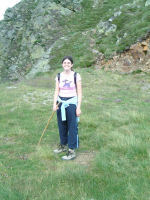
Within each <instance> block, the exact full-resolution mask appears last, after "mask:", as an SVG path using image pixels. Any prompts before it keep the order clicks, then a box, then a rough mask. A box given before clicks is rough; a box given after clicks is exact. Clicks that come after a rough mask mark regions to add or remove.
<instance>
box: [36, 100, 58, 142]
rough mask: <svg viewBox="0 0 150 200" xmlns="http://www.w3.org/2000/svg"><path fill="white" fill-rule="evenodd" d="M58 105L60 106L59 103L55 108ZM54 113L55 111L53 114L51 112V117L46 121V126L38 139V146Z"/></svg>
mask: <svg viewBox="0 0 150 200" xmlns="http://www.w3.org/2000/svg"><path fill="white" fill-rule="evenodd" d="M59 104H60V103H58V104H57V107H58V106H59ZM55 112H56V111H53V112H52V114H51V116H50V118H49V120H48V122H47V125H46V127H45V128H44V130H43V133H42V135H41V137H40V140H39V142H38V145H40V142H41V140H42V137H43V135H44V133H45V131H46V130H47V128H48V125H49V123H50V121H51V119H52V118H53V116H54V114H55Z"/></svg>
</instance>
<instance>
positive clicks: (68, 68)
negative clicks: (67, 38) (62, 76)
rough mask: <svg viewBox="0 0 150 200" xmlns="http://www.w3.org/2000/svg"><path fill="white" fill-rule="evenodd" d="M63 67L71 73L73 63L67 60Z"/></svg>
mask: <svg viewBox="0 0 150 200" xmlns="http://www.w3.org/2000/svg"><path fill="white" fill-rule="evenodd" d="M62 66H63V68H64V70H65V71H69V70H71V67H72V66H73V64H72V63H71V61H70V60H69V59H65V60H64V61H63V63H62Z"/></svg>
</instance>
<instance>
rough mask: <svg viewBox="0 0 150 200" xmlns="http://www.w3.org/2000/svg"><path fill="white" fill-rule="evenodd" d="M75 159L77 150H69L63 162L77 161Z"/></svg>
mask: <svg viewBox="0 0 150 200" xmlns="http://www.w3.org/2000/svg"><path fill="white" fill-rule="evenodd" d="M75 157H76V154H75V150H74V149H69V150H68V152H67V154H66V156H63V157H62V159H63V160H73V159H75Z"/></svg>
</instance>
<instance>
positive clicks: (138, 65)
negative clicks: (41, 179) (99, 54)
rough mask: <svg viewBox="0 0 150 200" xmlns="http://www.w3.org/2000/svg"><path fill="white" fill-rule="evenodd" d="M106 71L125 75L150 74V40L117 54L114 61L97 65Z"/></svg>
mask: <svg viewBox="0 0 150 200" xmlns="http://www.w3.org/2000/svg"><path fill="white" fill-rule="evenodd" d="M97 66H99V67H100V68H102V69H104V70H106V71H117V72H120V73H123V74H128V73H139V72H150V38H148V39H147V40H145V41H143V42H138V43H136V44H134V45H131V47H130V48H129V50H127V51H125V52H123V53H121V54H116V55H115V56H114V57H113V58H112V59H110V60H108V61H105V60H104V59H103V60H101V62H98V63H97Z"/></svg>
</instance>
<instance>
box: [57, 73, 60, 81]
mask: <svg viewBox="0 0 150 200" xmlns="http://www.w3.org/2000/svg"><path fill="white" fill-rule="evenodd" d="M57 78H58V82H60V73H58V74H57Z"/></svg>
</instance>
